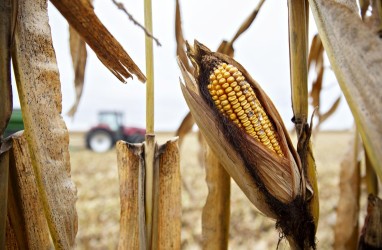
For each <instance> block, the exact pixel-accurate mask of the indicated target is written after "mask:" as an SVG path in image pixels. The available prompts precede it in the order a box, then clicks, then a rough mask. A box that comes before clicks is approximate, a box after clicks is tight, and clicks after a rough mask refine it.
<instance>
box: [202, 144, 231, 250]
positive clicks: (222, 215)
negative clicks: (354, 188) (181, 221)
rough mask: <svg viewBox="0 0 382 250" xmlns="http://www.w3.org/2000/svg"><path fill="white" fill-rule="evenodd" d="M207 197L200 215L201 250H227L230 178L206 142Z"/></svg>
mask: <svg viewBox="0 0 382 250" xmlns="http://www.w3.org/2000/svg"><path fill="white" fill-rule="evenodd" d="M202 145H203V149H204V155H205V169H206V182H207V186H208V196H207V200H206V204H205V205H204V207H203V213H202V235H203V237H202V238H203V249H228V239H229V221H230V192H231V178H230V176H229V174H228V173H227V171H226V170H225V169H224V167H223V166H222V165H221V164H220V162H219V159H218V157H216V156H215V154H214V153H213V152H212V150H211V149H210V148H209V146H208V145H207V143H206V142H203V144H202Z"/></svg>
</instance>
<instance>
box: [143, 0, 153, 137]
mask: <svg viewBox="0 0 382 250" xmlns="http://www.w3.org/2000/svg"><path fill="white" fill-rule="evenodd" d="M151 9H152V7H151V0H145V27H146V29H147V30H148V31H149V32H152V30H153V24H152V11H151ZM145 43H146V77H147V82H146V133H147V134H153V133H154V53H153V41H152V39H150V38H149V37H147V36H146V37H145Z"/></svg>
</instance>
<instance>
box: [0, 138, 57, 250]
mask: <svg viewBox="0 0 382 250" xmlns="http://www.w3.org/2000/svg"><path fill="white" fill-rule="evenodd" d="M11 152H12V153H11V154H10V161H9V163H10V164H9V165H10V168H9V186H8V188H9V190H8V195H9V196H8V219H9V221H10V225H11V227H12V230H13V232H14V234H15V238H16V239H17V246H18V248H19V249H51V248H52V246H51V241H50V237H49V228H48V224H47V221H46V217H45V215H44V209H43V204H42V200H41V195H40V194H39V191H38V186H37V183H36V176H35V174H34V172H33V167H32V162H31V156H30V153H29V150H28V144H27V141H26V139H25V136H24V135H22V134H19V133H18V134H17V136H13V137H12V151H11ZM36 229H38V230H36ZM7 241H8V240H7ZM7 244H8V242H7Z"/></svg>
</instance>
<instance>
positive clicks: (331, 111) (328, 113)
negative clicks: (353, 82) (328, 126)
mask: <svg viewBox="0 0 382 250" xmlns="http://www.w3.org/2000/svg"><path fill="white" fill-rule="evenodd" d="M340 101H341V96H339V97H338V98H337V99H336V100H335V101H334V102H333V104H332V106H331V107H330V108H329V110H328V111H326V112H325V113H324V114H322V115H320V118H319V119H320V121H319V123H320V124H321V123H323V122H324V121H326V120H327V119H328V118H329V117H330V116H331V115H332V114H334V112H336V110H337V109H338V107H339V105H340ZM317 125H318V124H317Z"/></svg>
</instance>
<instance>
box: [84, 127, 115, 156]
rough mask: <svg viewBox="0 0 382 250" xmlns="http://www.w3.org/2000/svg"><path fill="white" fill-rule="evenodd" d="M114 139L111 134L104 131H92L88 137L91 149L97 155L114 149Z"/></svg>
mask: <svg viewBox="0 0 382 250" xmlns="http://www.w3.org/2000/svg"><path fill="white" fill-rule="evenodd" d="M113 143H114V139H113V136H112V135H111V134H110V132H108V131H106V130H102V129H98V130H93V131H90V132H89V133H88V135H87V137H86V144H87V146H88V147H89V149H91V150H93V151H94V152H97V153H102V152H106V151H108V150H109V149H111V148H112V147H113Z"/></svg>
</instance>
